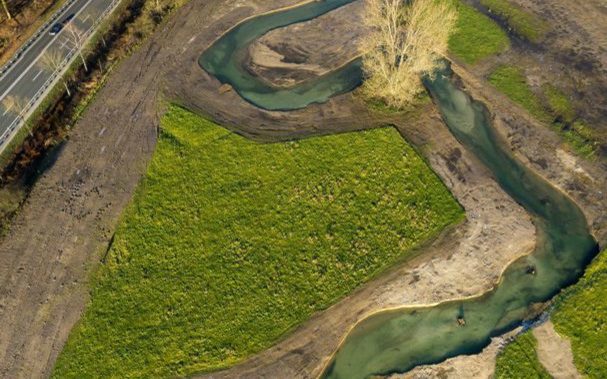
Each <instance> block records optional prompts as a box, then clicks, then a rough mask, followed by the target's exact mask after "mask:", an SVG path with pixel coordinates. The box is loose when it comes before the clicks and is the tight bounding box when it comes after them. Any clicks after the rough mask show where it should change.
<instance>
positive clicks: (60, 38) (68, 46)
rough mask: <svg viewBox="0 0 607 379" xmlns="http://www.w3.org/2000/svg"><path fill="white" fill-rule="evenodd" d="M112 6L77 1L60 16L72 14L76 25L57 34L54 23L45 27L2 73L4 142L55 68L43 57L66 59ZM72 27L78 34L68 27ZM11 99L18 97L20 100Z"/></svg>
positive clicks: (0, 129)
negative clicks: (53, 28) (52, 31)
mask: <svg viewBox="0 0 607 379" xmlns="http://www.w3.org/2000/svg"><path fill="white" fill-rule="evenodd" d="M112 5H113V2H112V1H110V0H76V1H75V2H74V3H72V4H71V5H70V6H68V7H67V8H66V9H65V10H64V11H63V12H62V14H61V15H60V17H59V18H58V19H57V22H59V23H61V22H64V21H65V20H66V19H68V18H69V17H70V16H72V17H73V18H72V19H71V21H69V23H68V24H67V25H69V24H72V26H71V27H64V28H63V29H62V30H61V31H60V32H59V33H57V34H56V35H54V36H53V35H50V33H49V32H50V29H51V28H52V24H51V25H47V26H44V27H43V28H44V29H45V30H43V32H42V33H41V34H40V35H39V37H38V38H37V40H35V41H34V42H33V43H32V44H31V45H30V47H29V48H28V49H27V50H26V51H25V52H24V53H23V54H22V56H21V57H20V59H19V60H18V61H17V62H16V63H15V64H13V65H12V67H10V68H9V69H8V70H7V71H6V72H5V73H4V74H3V75H2V76H0V145H6V143H7V142H8V141H7V140H8V139H10V137H11V136H12V135H13V134H14V133H15V132H16V130H12V131H10V132H8V133H7V131H8V129H9V127H11V125H14V121H15V120H16V119H18V118H21V117H23V116H25V115H26V113H28V112H22V109H21V108H22V107H23V105H24V104H25V103H27V102H29V101H30V100H32V99H33V98H34V97H35V96H36V94H39V92H40V90H41V89H42V88H44V87H45V84H48V83H47V82H48V80H50V78H51V76H52V74H53V72H54V71H55V69H54V68H53V67H49V65H48V64H44V63H43V62H44V60H43V59H42V57H43V56H44V55H45V54H48V55H55V56H59V57H61V58H62V59H64V58H65V57H66V56H68V54H69V53H70V51H72V53H73V52H74V51H76V50H75V49H78V48H79V47H80V46H81V43H78V42H77V40H78V39H79V38H80V36H82V35H83V34H84V33H85V32H86V31H88V30H89V29H90V28H91V27H92V26H94V25H95V23H96V21H98V20H99V19H100V18H101V17H102V16H103V15H104V12H105V11H106V10H107V9H108V8H109V7H111V6H112ZM97 25H99V24H97ZM70 28H71V29H72V30H73V31H74V33H73V32H71V31H70V30H68V29H70ZM89 35H90V34H89ZM61 68H63V67H61ZM61 68H60V69H61ZM50 88H52V86H51V87H48V88H47V89H46V91H45V92H44V93H42V96H39V97H38V100H37V101H40V100H41V98H43V97H44V95H46V94H47V92H48V91H49V90H50ZM7 98H9V99H17V102H15V101H10V100H8V99H7ZM20 113H21V115H20ZM18 127H19V125H17V128H18Z"/></svg>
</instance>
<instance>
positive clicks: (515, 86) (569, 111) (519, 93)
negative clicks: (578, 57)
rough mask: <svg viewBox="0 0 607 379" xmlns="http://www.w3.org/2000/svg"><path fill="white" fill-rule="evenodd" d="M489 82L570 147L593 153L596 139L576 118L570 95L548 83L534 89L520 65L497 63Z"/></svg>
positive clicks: (589, 153)
mask: <svg viewBox="0 0 607 379" xmlns="http://www.w3.org/2000/svg"><path fill="white" fill-rule="evenodd" d="M489 82H490V83H491V84H493V86H495V88H497V89H498V90H500V91H501V92H503V93H504V94H505V95H506V96H508V97H509V98H510V99H512V100H513V101H514V102H516V103H518V104H520V105H521V106H523V108H525V109H526V110H527V111H529V113H530V114H531V115H532V116H534V117H535V118H536V119H538V120H539V121H541V122H543V123H546V124H548V125H551V126H552V128H553V129H554V130H555V131H556V132H558V133H559V135H560V136H561V137H562V138H563V140H564V141H565V142H566V143H567V145H568V146H569V147H571V149H572V150H573V151H575V152H576V153H577V154H578V155H580V156H582V157H584V158H592V157H594V156H595V155H596V153H597V151H598V148H599V142H598V139H597V138H596V137H595V136H594V134H593V132H592V130H591V129H590V128H589V127H588V126H587V125H586V124H585V122H584V120H581V119H578V118H576V113H575V109H574V108H573V105H572V104H571V101H570V100H569V98H568V97H567V96H566V95H565V94H564V93H563V92H562V91H560V90H559V89H558V88H556V87H554V86H553V85H551V84H545V85H544V86H542V87H540V88H538V89H535V90H534V89H533V88H532V87H531V86H530V85H529V83H528V82H527V78H526V76H525V73H524V72H523V70H522V69H520V68H518V67H516V66H500V67H498V68H497V69H496V70H495V71H494V72H493V73H491V75H490V76H489Z"/></svg>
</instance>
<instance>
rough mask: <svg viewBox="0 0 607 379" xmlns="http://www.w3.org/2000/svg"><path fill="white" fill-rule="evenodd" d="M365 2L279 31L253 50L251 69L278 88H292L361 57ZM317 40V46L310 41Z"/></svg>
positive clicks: (260, 39)
mask: <svg viewBox="0 0 607 379" xmlns="http://www.w3.org/2000/svg"><path fill="white" fill-rule="evenodd" d="M363 6H364V3H363V2H362V1H355V2H353V3H350V4H348V5H345V6H343V7H340V8H337V9H336V10H334V11H331V12H328V13H326V14H324V15H322V16H320V17H318V18H315V19H313V20H310V21H307V22H302V23H298V24H293V25H290V26H287V27H284V28H280V29H275V30H272V31H270V32H269V33H267V34H266V35H264V36H262V37H261V38H259V39H258V40H257V41H255V42H254V43H252V44H251V46H250V48H249V60H248V65H247V66H248V69H249V70H250V71H251V72H252V73H254V74H256V75H257V76H259V77H261V78H263V79H265V80H266V81H267V82H269V83H270V84H273V85H275V86H291V85H294V84H297V83H300V82H302V81H305V80H308V79H310V78H313V77H316V76H319V75H322V74H325V73H327V72H329V71H333V70H335V69H336V68H338V67H340V66H342V65H344V64H345V63H346V62H348V61H350V60H352V59H353V58H355V57H357V56H358V55H360V42H361V39H362V37H363V36H364V34H365V33H366V32H367V30H366V28H365V27H364V22H363ZM312 40H314V41H315V42H314V44H310V43H306V41H312Z"/></svg>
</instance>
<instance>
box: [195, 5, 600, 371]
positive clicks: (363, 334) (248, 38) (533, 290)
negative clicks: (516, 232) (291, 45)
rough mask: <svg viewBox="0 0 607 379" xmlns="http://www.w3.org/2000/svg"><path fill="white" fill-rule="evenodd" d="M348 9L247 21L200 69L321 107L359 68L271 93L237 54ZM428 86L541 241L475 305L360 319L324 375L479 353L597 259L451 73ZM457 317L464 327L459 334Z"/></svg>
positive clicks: (261, 92) (554, 193) (355, 81)
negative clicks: (268, 36)
mask: <svg viewBox="0 0 607 379" xmlns="http://www.w3.org/2000/svg"><path fill="white" fill-rule="evenodd" d="M349 2H350V1H347V0H335V1H331V0H325V1H317V2H314V3H310V4H307V5H303V6H301V7H298V8H292V9H289V10H284V11H280V12H278V13H273V14H269V15H264V16H260V17H257V18H253V19H250V20H248V21H246V22H244V23H243V24H240V25H239V26H237V27H236V28H234V29H232V30H231V31H230V32H229V33H227V34H226V35H224V36H223V37H222V38H220V39H219V40H218V41H217V42H216V43H215V44H214V45H212V46H211V47H210V48H209V49H208V50H207V51H206V52H205V53H204V54H203V55H202V56H201V57H200V60H199V63H200V65H201V66H202V67H203V68H204V69H206V70H207V71H209V72H210V73H212V74H213V75H216V76H217V78H218V79H219V80H220V81H221V82H223V83H229V84H231V85H232V86H233V87H234V88H235V89H236V91H238V93H240V94H241V95H242V96H243V97H244V98H245V99H246V100H247V101H249V102H251V103H253V104H256V105H258V106H260V107H262V108H265V109H274V110H289V109H296V108H301V107H303V106H306V105H308V104H311V103H315V102H323V101H326V100H327V99H328V98H329V97H331V96H334V95H336V94H339V93H343V92H346V91H349V90H352V89H353V88H355V87H356V86H357V85H359V84H360V83H361V81H362V71H361V69H360V62H359V61H355V62H352V63H351V64H349V65H347V66H345V67H344V68H342V69H340V70H338V71H336V72H333V73H330V74H327V75H325V76H323V77H321V78H319V79H317V80H313V81H309V82H306V83H303V84H301V85H298V86H295V87H292V88H287V89H277V88H273V87H271V86H268V85H267V84H264V83H263V82H262V81H261V80H260V79H258V78H256V77H254V76H252V75H250V74H248V73H247V72H246V70H245V69H244V68H243V66H242V63H243V57H244V51H245V49H246V48H247V46H248V44H250V43H251V42H252V41H254V40H255V39H256V38H259V37H260V36H261V35H263V34H265V33H266V32H268V31H269V30H272V29H275V28H277V27H282V26H286V25H290V24H292V23H295V22H301V21H305V20H309V19H311V18H314V17H317V16H319V15H321V14H324V13H326V12H328V11H330V10H332V9H335V8H337V7H339V6H342V5H344V4H346V3H349ZM425 85H426V87H427V89H428V91H429V92H430V94H431V95H432V97H433V99H434V101H435V103H436V104H437V106H438V108H439V109H440V111H441V113H442V116H443V119H444V120H445V122H446V124H447V126H448V127H449V129H450V130H451V132H452V133H453V134H454V135H455V137H456V138H457V139H458V140H459V141H460V142H461V143H462V144H463V145H464V146H466V148H467V149H469V150H470V151H472V152H473V153H474V154H475V155H476V156H477V157H478V158H479V159H480V160H481V161H482V162H483V163H484V164H485V165H486V166H487V167H488V168H489V169H490V170H491V172H492V173H493V175H494V177H495V178H496V180H497V181H498V183H499V184H500V186H501V187H502V188H503V189H504V190H505V191H506V192H507V193H508V194H509V195H510V196H511V197H512V198H513V199H514V200H516V201H517V202H518V203H520V204H521V205H522V206H523V207H524V208H525V209H526V210H527V211H528V212H529V213H530V214H531V215H532V217H533V220H534V223H535V225H536V228H537V233H538V243H537V246H536V249H535V250H534V251H533V253H532V254H531V255H530V256H528V257H524V258H522V259H519V260H517V261H516V262H514V263H512V264H511V265H510V266H509V267H508V268H507V269H506V271H505V272H504V275H503V277H502V280H501V282H500V283H499V285H498V286H497V288H496V289H495V290H493V291H492V292H490V293H487V294H485V295H483V296H481V297H479V298H475V299H470V300H465V301H453V302H447V303H443V304H440V305H438V306H433V307H420V308H408V309H404V308H403V309H399V310H392V311H386V312H381V313H378V314H376V315H374V316H372V317H369V318H367V319H365V320H363V321H362V322H361V323H359V324H358V325H357V326H356V327H355V328H354V329H353V330H352V332H351V333H350V334H349V335H348V336H347V338H346V340H345V341H344V343H343V344H342V345H341V347H340V348H339V350H338V351H337V352H336V354H335V356H334V358H333V360H332V361H331V364H330V365H329V366H328V368H327V370H326V372H325V373H323V377H326V378H348V379H354V378H367V377H369V376H372V375H376V374H389V373H395V372H405V371H408V370H410V369H412V368H413V367H415V366H417V365H421V364H430V363H437V362H440V361H443V360H444V359H446V358H449V357H453V356H457V355H461V354H472V353H477V352H479V351H480V350H481V349H482V348H483V347H484V346H486V345H487V344H488V343H489V341H490V338H491V337H492V336H497V335H500V334H502V333H504V332H506V331H508V330H512V329H513V328H515V327H516V326H518V325H520V324H521V322H522V320H523V319H524V318H525V317H527V316H528V315H529V307H530V305H532V304H534V303H541V302H545V301H547V300H549V299H550V298H552V297H553V296H554V295H555V294H557V293H558V292H559V291H560V289H561V288H563V287H566V286H568V285H570V284H572V283H574V282H575V281H576V280H578V279H579V277H580V276H581V275H582V273H583V271H584V268H585V267H586V266H587V265H588V263H589V262H590V261H591V260H592V258H593V257H594V256H595V255H596V254H597V253H598V247H597V244H596V241H595V240H594V239H593V237H592V236H591V235H590V232H589V230H588V227H587V222H586V219H585V218H584V215H583V214H582V212H581V211H580V209H579V208H578V207H577V206H576V204H575V203H574V202H573V201H571V199H570V198H568V197H567V196H566V195H564V194H563V193H562V192H560V191H558V190H557V189H555V188H554V187H552V186H551V185H550V184H549V183H548V182H547V181H545V180H543V179H542V178H541V177H539V176H538V175H536V174H535V173H534V172H532V171H531V170H529V169H528V168H526V167H525V166H524V165H523V164H521V163H520V162H519V161H518V160H516V159H514V158H513V157H512V155H511V154H510V152H509V151H508V150H507V149H506V148H505V147H504V144H503V143H502V141H501V140H500V138H499V136H497V135H496V133H495V131H494V130H493V128H492V126H491V122H490V118H489V116H488V113H487V110H486V109H485V107H484V106H483V105H482V104H481V103H479V102H476V101H474V100H472V99H471V98H470V97H469V96H468V95H467V94H466V93H464V92H463V91H461V90H460V89H458V88H457V87H456V86H455V85H454V84H453V83H452V81H451V80H450V73H449V72H448V70H445V71H444V72H442V73H439V74H437V75H436V77H435V78H433V79H432V80H430V79H426V80H425ZM495 253H496V254H499V252H497V251H496V252H495ZM458 319H459V320H465V326H461V325H460V323H458Z"/></svg>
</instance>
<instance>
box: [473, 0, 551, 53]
mask: <svg viewBox="0 0 607 379" xmlns="http://www.w3.org/2000/svg"><path fill="white" fill-rule="evenodd" d="M480 3H481V4H482V5H483V6H485V7H487V8H488V9H489V10H491V12H493V13H494V14H497V15H498V16H499V17H500V18H502V19H503V20H504V21H505V22H507V23H508V25H509V26H510V27H511V28H512V30H513V31H514V32H515V33H516V34H518V35H519V36H521V37H523V38H526V39H527V40H529V41H531V42H535V43H538V42H540V41H541V40H542V39H543V38H544V36H545V35H546V32H547V31H548V29H549V27H548V24H547V23H546V22H545V21H544V20H542V19H540V18H538V17H536V16H535V15H534V14H532V13H529V12H527V11H526V10H524V9H523V8H521V7H519V6H518V5H516V4H513V3H511V2H510V1H508V0H480Z"/></svg>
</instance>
